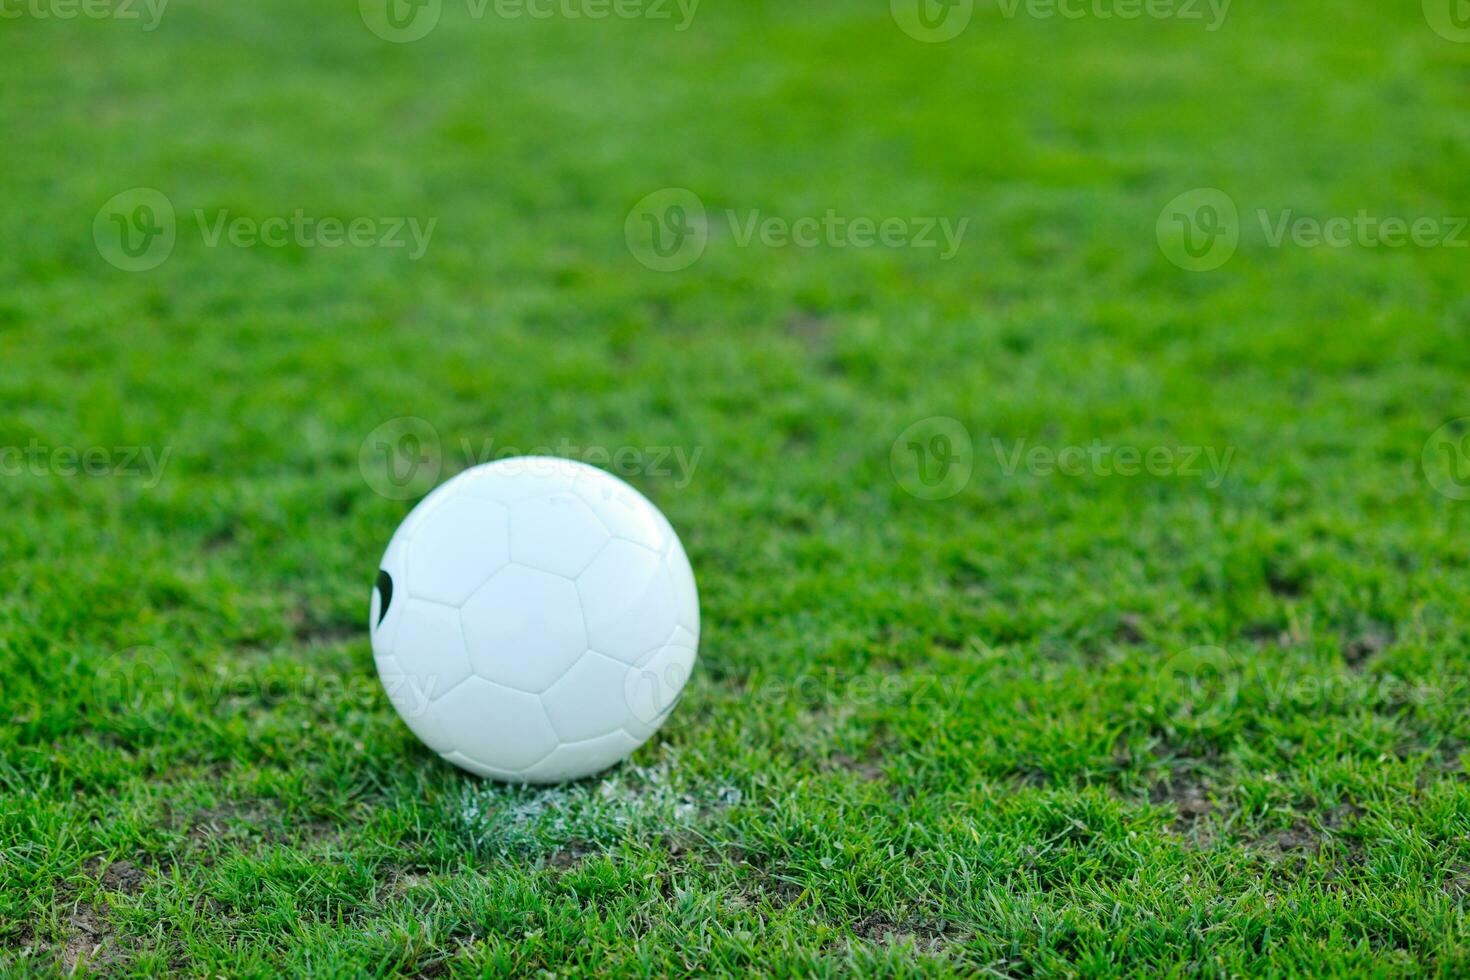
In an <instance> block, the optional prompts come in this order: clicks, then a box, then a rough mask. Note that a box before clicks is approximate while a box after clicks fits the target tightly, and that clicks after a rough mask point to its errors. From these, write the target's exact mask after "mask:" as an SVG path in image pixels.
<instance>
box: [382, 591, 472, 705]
mask: <svg viewBox="0 0 1470 980" xmlns="http://www.w3.org/2000/svg"><path fill="white" fill-rule="evenodd" d="M398 601H399V602H401V603H402V605H403V608H402V610H401V612H402V616H401V618H400V619H399V621H398V635H397V637H396V639H395V642H394V652H395V657H396V659H397V660H398V663H399V664H412V668H407V667H405V671H409V672H410V673H411V676H412V677H413V681H414V686H416V687H417V688H418V689H419V690H421V691H424V692H425V693H427V694H428V696H429V698H430V700H432V699H434V698H437V697H439V696H440V695H442V694H444V693H446V692H447V691H449V689H450V688H452V687H454V686H455V685H457V684H459V683H460V682H461V681H463V680H464V679H465V678H466V677H468V676H470V673H471V669H470V658H469V654H468V653H467V652H466V650H465V643H464V629H463V628H462V627H461V625H460V621H459V610H458V609H456V608H454V607H453V606H444V605H440V604H439V603H437V602H427V601H425V600H423V599H400V600H398Z"/></svg>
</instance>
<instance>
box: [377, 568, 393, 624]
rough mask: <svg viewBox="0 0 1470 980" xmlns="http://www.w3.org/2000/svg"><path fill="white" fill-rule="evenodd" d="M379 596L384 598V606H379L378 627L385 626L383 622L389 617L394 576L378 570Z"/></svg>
mask: <svg viewBox="0 0 1470 980" xmlns="http://www.w3.org/2000/svg"><path fill="white" fill-rule="evenodd" d="M377 590H378V595H380V596H382V597H383V601H382V604H381V605H380V606H378V622H377V625H378V626H382V625H383V620H384V619H386V618H387V617H388V606H389V605H390V604H391V603H392V602H393V576H391V575H389V574H388V572H387V571H386V570H384V569H381V568H380V569H378V584H377Z"/></svg>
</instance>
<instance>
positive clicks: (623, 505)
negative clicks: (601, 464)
mask: <svg viewBox="0 0 1470 980" xmlns="http://www.w3.org/2000/svg"><path fill="white" fill-rule="evenodd" d="M576 491H577V493H578V494H579V495H580V496H581V497H582V499H583V500H585V501H587V503H588V504H589V505H590V506H591V508H592V509H593V510H594V511H595V512H596V513H597V517H598V519H599V520H601V521H602V523H603V524H604V525H606V527H607V529H608V531H609V532H611V533H612V535H613V536H614V537H618V538H622V539H623V540H624V541H631V542H633V543H634V544H641V545H643V547H645V548H648V549H649V550H651V551H657V552H660V553H662V552H663V550H664V548H665V547H666V546H667V545H668V541H669V537H670V534H671V533H672V531H673V528H671V527H669V525H668V522H667V521H665V520H663V515H661V514H660V513H659V512H658V510H657V509H656V508H655V507H654V506H653V505H652V504H650V503H649V502H648V500H647V498H645V497H644V496H643V495H642V494H640V493H639V492H638V491H636V490H634V489H633V488H632V487H630V486H628V485H627V484H626V483H622V482H616V483H608V482H606V481H596V482H593V481H591V480H583V481H580V482H579V483H578V484H577V487H576ZM665 529H667V530H665Z"/></svg>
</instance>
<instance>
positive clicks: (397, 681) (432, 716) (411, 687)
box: [374, 655, 455, 752]
mask: <svg viewBox="0 0 1470 980" xmlns="http://www.w3.org/2000/svg"><path fill="white" fill-rule="evenodd" d="M374 659H375V662H376V663H377V667H378V679H379V680H381V681H382V682H383V690H385V691H387V692H388V700H389V701H390V702H392V704H393V709H394V710H395V711H397V712H398V717H400V718H402V719H403V721H404V724H406V725H408V727H409V729H410V730H411V731H412V732H413V733H414V734H415V735H417V736H418V737H419V740H420V741H422V742H423V743H424V744H425V745H427V746H428V747H429V748H431V749H433V750H434V751H435V752H443V751H445V750H446V749H450V748H453V747H454V741H455V740H454V738H453V737H452V735H451V734H450V732H449V731H448V730H447V729H445V727H444V725H443V723H442V719H441V718H440V716H439V714H438V713H437V712H436V711H435V710H434V704H433V699H432V698H430V697H429V695H428V692H426V691H424V690H423V689H422V688H420V687H419V686H418V685H417V684H416V683H415V681H414V675H413V673H412V672H410V671H407V670H405V669H404V668H403V665H402V664H401V663H399V661H398V658H397V657H394V656H392V655H387V656H379V657H376V658H374Z"/></svg>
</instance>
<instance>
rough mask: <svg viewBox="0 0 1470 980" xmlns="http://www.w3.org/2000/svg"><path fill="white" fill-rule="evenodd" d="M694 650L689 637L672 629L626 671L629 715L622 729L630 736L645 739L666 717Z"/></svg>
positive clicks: (686, 678)
mask: <svg viewBox="0 0 1470 980" xmlns="http://www.w3.org/2000/svg"><path fill="white" fill-rule="evenodd" d="M694 651H695V646H694V637H693V635H692V634H690V633H689V631H688V630H686V629H684V628H683V627H682V626H676V627H674V631H673V633H672V634H671V635H670V636H669V638H668V641H667V642H665V643H664V644H663V645H662V646H660V647H658V648H657V649H655V650H651V651H649V653H647V654H646V655H644V656H642V657H640V658H638V662H637V663H636V664H634V665H633V666H632V667H630V668H628V674H627V676H626V678H625V680H624V684H623V701H624V703H625V704H626V705H627V706H628V712H629V715H630V718H629V721H628V722H627V724H626V725H625V726H624V727H625V728H626V729H627V731H628V733H629V734H630V735H633V736H634V737H636V738H638V739H639V740H640V741H641V740H643V739H646V738H648V737H649V736H650V735H652V734H653V733H654V732H655V731H657V730H658V727H659V726H660V725H662V724H663V723H664V720H665V719H666V718H668V716H669V712H670V711H672V710H674V705H676V704H678V703H679V698H680V696H681V695H682V694H683V693H684V685H685V684H687V683H688V682H689V675H690V673H691V672H692V671H693V670H694V658H695V652H694Z"/></svg>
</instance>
